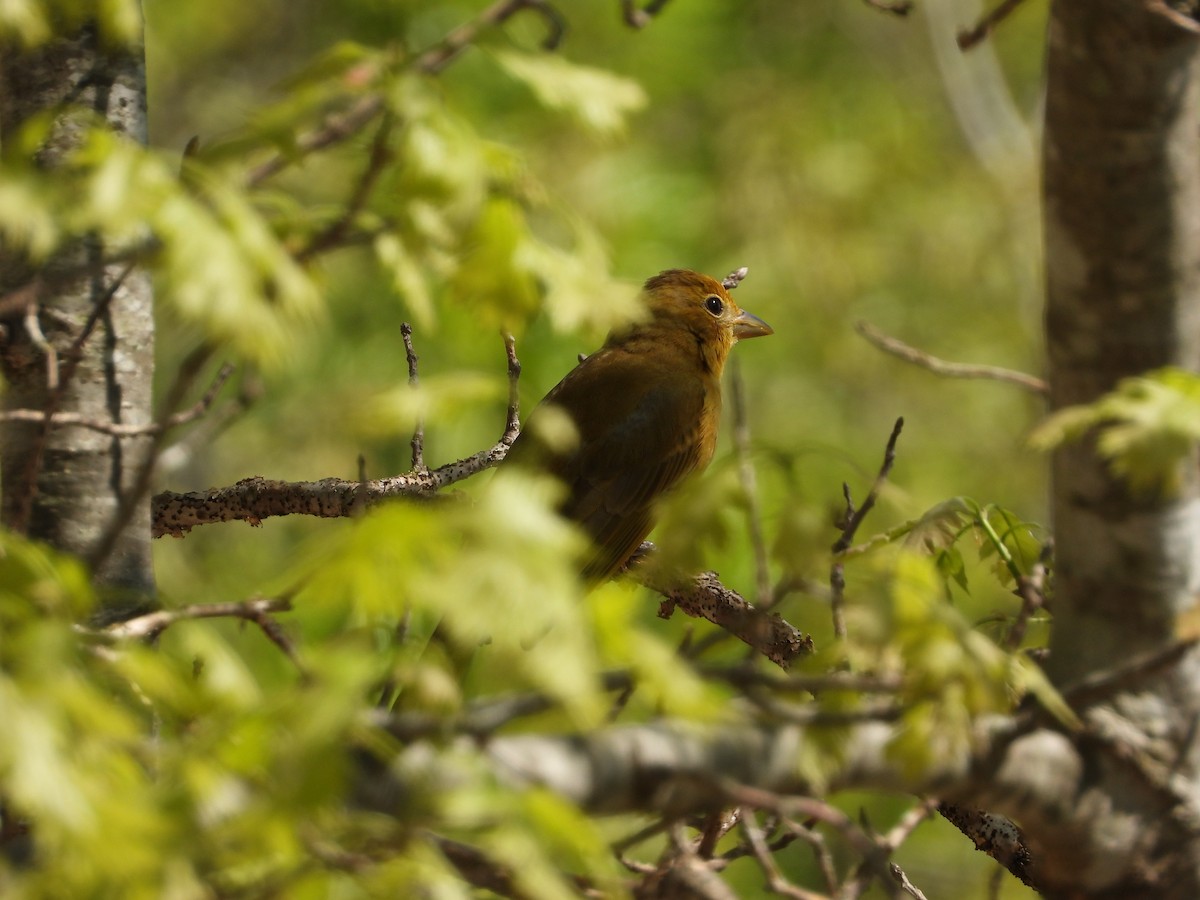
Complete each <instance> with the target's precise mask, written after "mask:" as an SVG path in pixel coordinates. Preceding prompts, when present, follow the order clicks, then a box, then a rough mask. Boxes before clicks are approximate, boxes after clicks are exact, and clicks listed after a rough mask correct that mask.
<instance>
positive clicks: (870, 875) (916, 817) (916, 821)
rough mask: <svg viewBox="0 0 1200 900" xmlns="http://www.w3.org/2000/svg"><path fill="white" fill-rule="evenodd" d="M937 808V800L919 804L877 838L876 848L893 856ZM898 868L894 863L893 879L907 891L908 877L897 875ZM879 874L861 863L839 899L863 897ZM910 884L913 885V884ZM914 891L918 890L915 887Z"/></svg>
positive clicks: (840, 893)
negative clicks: (905, 882)
mask: <svg viewBox="0 0 1200 900" xmlns="http://www.w3.org/2000/svg"><path fill="white" fill-rule="evenodd" d="M937 806H938V804H937V801H936V800H923V801H922V802H921V803H918V804H917V805H916V806H914V807H912V808H911V809H910V810H908V812H906V813H905V814H904V815H903V816H901V817H900V821H898V822H897V823H896V824H895V825H894V826H892V828H891V829H889V830H888V832H887V834H884V835H879V836H876V837H875V844H876V846H878V847H879V849H880V851H881V852H883V853H884V854H885V855H886V856H891V854H892V853H894V852H895V851H896V850H897V849H898V848H899V847H900V845H901V844H903V843H904V842H905V841H906V840H908V838H909V837H910V836H911V835H912V833H913V832H914V831H915V830H916V829H917V826H918V825H920V824H921V823H922V822H924V821H925V820H926V819H928V818H929V817H930V816H932V815H933V813H934V812H935V811H936V810H937ZM896 868H897V867H896V866H895V864H894V863H893V864H892V870H891V874H892V877H893V878H895V879H896V880H897V881H898V882H900V884H901V889H902V890H907V889H906V888H904V881H907V879H908V876H907V875H904V872H903V870H901V871H900V874H899V875H897V874H896ZM877 874H878V872H876V871H873V870H872V868H871V867H870V866H869V865H867V863H866V862H865V861H864V862H863V863H860V864H859V865H858V867H857V868H856V869H855V871H854V874H853V875H851V876H850V877H849V878H847V879H846V883H845V884H844V885H842V890H841V891H840V892H839V898H844V900H855V898H857V897H860V896H862V895H863V894H864V893H866V890H867V888H868V887H870V885H871V881H872V880H873V879H874V877H875V875H877ZM901 879H903V880H901ZM908 883H909V884H911V882H908ZM914 890H916V888H915V887H914ZM913 896H916V895H913Z"/></svg>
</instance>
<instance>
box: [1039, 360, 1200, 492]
mask: <svg viewBox="0 0 1200 900" xmlns="http://www.w3.org/2000/svg"><path fill="white" fill-rule="evenodd" d="M1092 429H1095V430H1096V450H1097V452H1098V453H1099V454H1100V455H1101V456H1102V457H1104V458H1105V459H1106V460H1108V462H1109V464H1110V466H1111V467H1112V471H1113V472H1114V473H1115V474H1116V475H1118V476H1120V477H1122V478H1124V479H1126V480H1127V481H1128V482H1129V485H1130V486H1131V487H1132V488H1133V489H1134V490H1138V491H1148V492H1157V493H1160V494H1163V495H1168V496H1169V495H1172V494H1174V493H1175V492H1177V491H1178V489H1179V485H1180V481H1181V478H1182V475H1183V469H1184V467H1185V466H1194V465H1195V461H1194V459H1193V453H1194V450H1195V447H1196V443H1197V441H1200V377H1198V376H1196V375H1195V374H1193V373H1191V372H1186V371H1183V370H1182V369H1174V368H1167V369H1159V370H1158V371H1155V372H1151V373H1149V374H1147V375H1143V376H1140V377H1137V378H1126V379H1123V380H1122V381H1121V382H1120V383H1119V384H1118V385H1117V388H1116V390H1114V391H1113V392H1112V393H1109V394H1105V395H1104V396H1103V397H1101V398H1100V399H1098V400H1096V401H1095V402H1094V403H1091V404H1088V405H1086V406H1072V407H1067V408H1066V409H1062V410H1059V411H1058V412H1056V413H1054V414H1053V415H1051V416H1050V417H1049V418H1047V419H1046V420H1045V421H1044V422H1042V423H1041V424H1040V425H1039V426H1038V427H1037V428H1036V429H1035V430H1034V432H1033V433H1032V434H1031V435H1030V438H1029V442H1030V444H1031V445H1032V446H1033V447H1035V448H1036V449H1039V450H1051V449H1053V448H1055V447H1058V446H1060V445H1061V444H1063V443H1065V442H1067V441H1076V440H1080V439H1081V438H1083V436H1084V435H1085V434H1087V433H1088V432H1089V431H1091V430H1092Z"/></svg>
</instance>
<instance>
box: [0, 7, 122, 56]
mask: <svg viewBox="0 0 1200 900" xmlns="http://www.w3.org/2000/svg"><path fill="white" fill-rule="evenodd" d="M85 21H92V22H95V23H96V25H97V30H98V32H99V34H100V36H101V38H102V39H104V40H105V41H109V42H111V43H114V44H133V43H136V42H137V41H139V40H140V39H141V35H142V13H141V9H140V8H139V4H138V0H6V2H4V3H0V42H8V41H14V40H15V41H17V42H19V43H20V44H23V45H24V46H26V47H32V46H37V45H38V44H44V43H45V42H46V41H48V40H50V39H51V38H52V37H54V36H55V35H57V34H60V33H62V32H63V31H75V30H77V29H78V28H79V26H80V25H81V24H83V22H85Z"/></svg>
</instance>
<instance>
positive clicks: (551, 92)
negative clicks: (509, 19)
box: [491, 49, 646, 135]
mask: <svg viewBox="0 0 1200 900" xmlns="http://www.w3.org/2000/svg"><path fill="white" fill-rule="evenodd" d="M491 54H492V56H493V58H494V59H495V60H496V61H497V62H498V63H499V64H500V68H502V69H503V70H504V71H505V72H507V73H508V74H509V75H511V76H512V77H513V78H515V79H517V80H518V81H520V82H522V83H523V84H525V85H527V86H528V87H529V89H530V90H532V91H533V93H534V95H535V96H536V97H537V98H538V100H539V101H541V102H542V103H543V104H545V105H546V106H548V107H550V108H551V109H557V110H562V111H563V112H566V113H568V114H569V115H571V116H572V117H573V118H575V119H576V120H577V121H578V122H579V123H580V124H582V125H586V126H587V127H588V128H590V129H592V130H593V131H595V132H596V133H597V134H600V135H612V134H617V133H619V132H621V131H622V130H623V129H624V128H625V125H626V119H627V118H628V117H629V115H630V114H631V113H634V112H637V111H638V110H640V109H642V108H643V107H644V106H645V105H646V94H645V91H643V90H642V88H641V86H640V85H639V84H637V82H635V81H632V80H630V79H628V78H622V77H620V76H618V75H614V74H613V73H612V72H607V71H604V70H603V69H594V68H591V67H589V66H582V65H579V64H578V63H572V62H570V61H569V60H567V59H565V58H564V57H562V56H558V55H556V54H549V53H541V54H532V53H518V52H516V51H511V50H495V49H494V50H492V51H491Z"/></svg>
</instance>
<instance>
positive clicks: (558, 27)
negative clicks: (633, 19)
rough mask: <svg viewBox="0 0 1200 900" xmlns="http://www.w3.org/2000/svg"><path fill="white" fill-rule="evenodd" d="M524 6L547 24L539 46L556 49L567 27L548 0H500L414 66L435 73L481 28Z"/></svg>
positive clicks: (476, 34) (473, 40)
mask: <svg viewBox="0 0 1200 900" xmlns="http://www.w3.org/2000/svg"><path fill="white" fill-rule="evenodd" d="M526 9H527V10H530V11H531V12H535V13H537V14H538V15H540V16H541V17H542V20H543V21H544V22H545V23H546V37H545V38H543V40H542V49H544V50H554V49H555V48H557V47H558V45H559V44H560V43H561V42H562V39H563V36H564V35H565V34H566V33H567V26H566V22H565V21H564V19H563V17H562V16H561V15H560V14H559V12H558V10H556V9H555V8H554V6H553V5H551V4H550V3H549V2H547V0H499V2H497V3H493V4H492V5H491V6H489V7H488V8H487V9H485V10H484V11H483V12H481V13H480V14H479V15H478V16H476V17H475V18H474V19H472V20H471V21H470V22H467V23H466V24H464V25H460V26H459V27H458V28H456V29H454V31H452V32H450V33H449V34H448V35H446V37H445V38H443V40H442V42H441V43H440V44H438V45H437V46H436V47H434V48H433V49H432V50H427V51H426V52H425V53H423V54H421V56H420V57H419V58H418V60H417V68H418V69H420V70H421V71H422V72H425V73H426V74H429V75H436V74H438V73H439V72H441V71H442V70H443V69H444V68H446V66H448V65H450V63H452V62H453V61H454V60H455V59H457V58H458V56H459V54H461V53H462V52H463V51H464V50H465V49H466V48H467V47H469V46H470V45H471V44H473V43H474V42H475V41H476V39H477V38H478V37H479V33H480V32H481V31H483V30H484V29H487V28H494V27H495V26H497V25H500V24H501V23H503V22H505V21H506V20H508V19H510V18H512V17H513V16H514V15H516V14H517V13H519V12H521V11H522V10H526Z"/></svg>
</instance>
